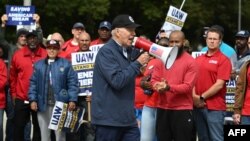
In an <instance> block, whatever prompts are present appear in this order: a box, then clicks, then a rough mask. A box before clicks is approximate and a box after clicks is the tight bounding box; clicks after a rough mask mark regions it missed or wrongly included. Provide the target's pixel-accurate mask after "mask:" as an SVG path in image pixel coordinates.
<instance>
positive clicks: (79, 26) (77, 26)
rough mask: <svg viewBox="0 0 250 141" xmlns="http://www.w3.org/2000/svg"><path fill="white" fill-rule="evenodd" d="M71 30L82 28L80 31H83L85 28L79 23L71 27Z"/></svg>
mask: <svg viewBox="0 0 250 141" xmlns="http://www.w3.org/2000/svg"><path fill="white" fill-rule="evenodd" d="M72 28H73V29H75V28H82V29H85V26H84V25H83V24H82V23H81V22H77V23H75V24H74V25H73V27H72Z"/></svg>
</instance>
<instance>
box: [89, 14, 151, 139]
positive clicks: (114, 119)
mask: <svg viewBox="0 0 250 141" xmlns="http://www.w3.org/2000/svg"><path fill="white" fill-rule="evenodd" d="M138 26H140V25H138V24H136V23H135V22H134V20H133V18H132V17H131V16H129V15H119V16H117V17H116V18H115V19H114V20H113V23H112V31H111V34H112V39H110V40H109V41H108V42H107V43H106V44H105V45H104V46H103V47H102V48H101V49H100V50H99V52H98V54H97V57H96V61H95V66H94V76H93V86H94V87H93V94H92V103H91V104H92V112H91V116H92V123H93V124H94V125H95V126H96V141H106V140H109V141H111V140H117V141H118V140H124V141H125V140H131V141H139V139H140V133H139V128H138V126H137V122H136V118H135V114H134V94H135V78H136V76H137V75H138V74H140V67H141V66H143V65H145V64H146V63H147V62H148V61H149V54H148V53H144V54H142V55H140V56H139V57H138V59H137V60H135V61H133V59H131V58H134V56H133V54H134V52H135V50H133V48H131V45H132V40H133V38H134V36H135V29H136V28H137V27H138Z"/></svg>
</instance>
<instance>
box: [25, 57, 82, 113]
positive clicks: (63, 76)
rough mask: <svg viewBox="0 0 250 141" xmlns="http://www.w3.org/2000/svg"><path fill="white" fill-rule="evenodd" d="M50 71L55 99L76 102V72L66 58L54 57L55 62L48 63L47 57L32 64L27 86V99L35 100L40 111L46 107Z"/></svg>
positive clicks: (77, 91)
mask: <svg viewBox="0 0 250 141" xmlns="http://www.w3.org/2000/svg"><path fill="white" fill-rule="evenodd" d="M50 71H51V78H52V88H53V92H54V97H55V100H56V101H62V102H65V103H68V102H70V101H74V102H76V101H77V96H78V93H79V87H78V78H77V73H76V72H75V71H74V70H73V68H72V65H71V63H70V62H69V61H68V60H66V59H63V58H56V60H55V62H53V63H51V65H48V59H42V60H40V61H38V62H37V63H35V65H34V72H33V74H32V77H31V79H30V87H29V101H30V102H32V101H36V102H37V105H38V111H40V112H43V111H45V110H46V107H47V99H48V97H47V96H48V87H49V83H50V82H49V72H50Z"/></svg>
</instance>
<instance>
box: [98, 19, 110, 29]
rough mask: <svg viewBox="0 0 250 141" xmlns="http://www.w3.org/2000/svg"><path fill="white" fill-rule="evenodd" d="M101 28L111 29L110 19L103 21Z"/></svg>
mask: <svg viewBox="0 0 250 141" xmlns="http://www.w3.org/2000/svg"><path fill="white" fill-rule="evenodd" d="M100 28H107V29H108V30H111V23H110V22H108V21H102V22H101V23H100V25H99V29H100Z"/></svg>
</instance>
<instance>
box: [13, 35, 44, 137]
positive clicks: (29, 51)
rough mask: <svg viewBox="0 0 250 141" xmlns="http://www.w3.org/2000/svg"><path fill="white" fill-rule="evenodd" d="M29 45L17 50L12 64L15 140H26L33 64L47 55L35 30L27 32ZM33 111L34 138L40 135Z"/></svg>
mask: <svg viewBox="0 0 250 141" xmlns="http://www.w3.org/2000/svg"><path fill="white" fill-rule="evenodd" d="M26 39H27V45H26V46H24V47H22V48H21V49H19V50H17V51H16V52H15V53H14V55H13V57H12V61H11V65H10V92H11V97H12V101H13V104H14V111H15V114H14V121H13V122H14V135H13V137H14V141H23V140H24V127H25V125H26V124H27V123H28V122H29V120H30V112H31V110H30V106H29V100H28V89H29V84H30V77H31V75H32V72H33V65H34V63H35V62H37V61H38V60H40V59H42V58H45V57H46V56H47V53H46V50H45V49H43V48H42V47H41V46H40V44H39V41H38V36H37V32H36V31H35V30H33V31H30V32H29V33H27V34H26ZM31 113H32V123H33V140H34V139H35V138H38V136H40V129H39V125H38V121H37V115H36V113H35V112H31Z"/></svg>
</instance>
